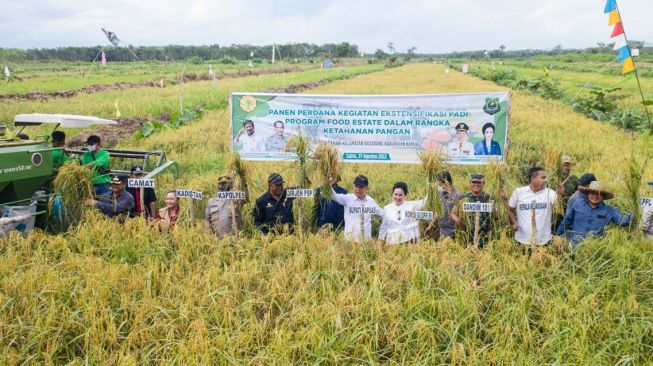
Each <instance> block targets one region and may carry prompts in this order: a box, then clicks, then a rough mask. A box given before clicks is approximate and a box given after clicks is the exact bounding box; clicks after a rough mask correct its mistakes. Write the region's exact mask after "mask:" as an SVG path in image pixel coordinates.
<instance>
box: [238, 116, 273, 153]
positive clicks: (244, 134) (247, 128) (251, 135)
mask: <svg viewBox="0 0 653 366" xmlns="http://www.w3.org/2000/svg"><path fill="white" fill-rule="evenodd" d="M234 142H235V143H236V144H240V145H241V148H240V152H244V153H262V152H264V151H265V140H264V139H263V137H262V136H261V135H260V134H258V133H256V131H255V130H254V121H252V120H250V119H248V120H247V121H245V122H243V128H241V129H240V131H238V134H237V135H236V139H235V140H234Z"/></svg>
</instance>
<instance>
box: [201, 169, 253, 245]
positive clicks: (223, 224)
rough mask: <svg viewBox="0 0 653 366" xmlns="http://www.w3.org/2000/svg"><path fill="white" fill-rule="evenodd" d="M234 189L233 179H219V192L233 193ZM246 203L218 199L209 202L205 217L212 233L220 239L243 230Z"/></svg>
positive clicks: (224, 177)
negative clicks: (243, 212)
mask: <svg viewBox="0 0 653 366" xmlns="http://www.w3.org/2000/svg"><path fill="white" fill-rule="evenodd" d="M245 184H246V183H245ZM232 187H233V184H232V180H231V177H228V176H222V177H220V178H218V192H228V191H231V190H232ZM244 191H247V187H244ZM244 203H245V201H244V200H238V201H235V200H226V199H220V198H218V197H213V198H211V199H210V200H209V203H208V204H207V205H206V210H205V211H204V217H205V218H206V221H208V223H209V226H210V228H211V232H212V233H213V234H215V235H216V236H217V237H218V239H221V238H223V237H225V236H227V235H231V234H233V233H234V230H237V231H240V230H242V227H243V218H242V215H241V212H242V211H241V210H242V207H243V204H244Z"/></svg>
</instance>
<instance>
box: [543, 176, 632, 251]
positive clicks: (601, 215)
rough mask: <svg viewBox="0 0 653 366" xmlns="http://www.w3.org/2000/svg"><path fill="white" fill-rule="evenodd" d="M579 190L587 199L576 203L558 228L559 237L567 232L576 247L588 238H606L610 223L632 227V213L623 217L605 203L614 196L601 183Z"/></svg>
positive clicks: (596, 182) (595, 182) (591, 184)
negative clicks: (606, 228) (606, 230)
mask: <svg viewBox="0 0 653 366" xmlns="http://www.w3.org/2000/svg"><path fill="white" fill-rule="evenodd" d="M579 189H580V190H582V191H583V192H584V193H586V194H587V199H584V200H576V201H574V203H573V206H571V207H570V208H569V210H568V211H567V213H566V214H565V218H564V220H562V222H561V223H560V226H558V230H557V231H556V234H557V235H563V234H564V233H565V232H566V233H567V238H568V239H569V240H570V241H571V243H572V244H573V245H574V246H576V245H577V244H578V243H580V242H581V241H582V240H583V239H585V237H587V236H596V237H602V236H605V227H606V226H608V225H609V224H610V223H614V224H615V225H619V226H628V225H630V222H631V220H632V218H633V215H632V213H629V214H626V215H623V216H622V215H621V214H620V213H619V211H618V210H617V209H616V208H615V207H613V206H610V205H607V204H605V203H604V202H603V201H604V200H609V199H611V198H613V197H614V195H613V194H612V192H609V191H608V190H607V189H605V187H604V186H603V184H602V183H601V182H599V181H594V182H592V183H590V185H589V187H580V188H579Z"/></svg>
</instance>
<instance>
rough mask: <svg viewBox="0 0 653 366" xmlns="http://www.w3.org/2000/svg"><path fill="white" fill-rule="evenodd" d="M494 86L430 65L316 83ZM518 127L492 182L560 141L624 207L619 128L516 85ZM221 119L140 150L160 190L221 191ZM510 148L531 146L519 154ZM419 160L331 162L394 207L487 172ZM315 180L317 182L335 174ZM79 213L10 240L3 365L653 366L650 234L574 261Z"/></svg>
mask: <svg viewBox="0 0 653 366" xmlns="http://www.w3.org/2000/svg"><path fill="white" fill-rule="evenodd" d="M499 89H500V88H499V87H497V86H496V85H493V84H491V83H488V82H482V81H478V80H476V79H474V78H472V77H469V76H466V75H463V74H461V73H457V72H450V73H448V74H444V72H443V67H442V66H441V65H431V64H428V65H427V64H423V65H408V66H406V67H402V68H396V69H391V70H388V71H386V72H383V73H379V74H376V75H366V76H363V77H360V78H357V79H354V80H349V81H343V82H337V83H333V84H330V85H327V86H325V87H322V88H320V89H317V90H314V92H317V93H331V94H333V93H360V94H364V93H376V92H378V90H384V92H387V93H432V92H470V91H492V90H499ZM136 99H138V98H134V100H136ZM511 122H512V126H511V138H512V139H513V142H514V143H513V145H512V146H513V150H512V151H511V153H510V154H511V155H510V157H509V161H508V165H507V166H505V167H503V168H502V167H501V166H499V165H497V166H492V165H490V166H488V167H486V168H485V172H486V180H487V187H488V188H487V189H488V191H489V192H492V193H494V192H495V191H496V189H497V188H498V187H505V189H506V193H508V194H509V193H510V191H511V190H512V189H514V188H515V187H516V186H518V185H521V184H522V183H523V182H522V181H521V179H522V175H521V171H522V170H521V169H522V163H523V164H524V166H525V165H526V163H528V164H530V163H531V162H532V161H536V162H539V163H540V164H544V157H545V155H546V147H547V146H548V145H552V146H554V147H555V148H556V149H558V150H560V151H564V152H565V154H569V155H572V156H574V157H575V158H576V157H577V159H578V164H577V165H576V166H575V169H577V170H578V173H580V172H586V171H591V172H594V173H596V174H597V176H598V177H599V179H600V180H603V181H606V182H613V184H611V186H614V187H615V188H616V189H615V193H616V198H615V200H614V201H612V202H611V203H614V204H616V205H617V206H618V207H620V208H624V207H627V204H628V198H627V194H626V192H627V190H626V186H625V184H624V177H626V173H627V171H628V166H627V164H624V162H626V161H628V159H629V157H630V155H629V154H630V152H629V150H630V149H624V148H623V147H624V146H623V145H624V143H623V141H625V139H624V134H623V132H621V131H619V130H617V129H615V128H614V127H611V126H605V125H601V124H598V123H596V122H595V121H590V120H588V119H586V118H584V117H580V116H578V115H575V114H574V113H573V112H572V111H571V109H570V108H569V107H566V106H564V105H562V104H561V103H559V102H555V101H543V100H541V99H539V98H536V97H533V96H530V95H525V94H521V93H519V92H515V93H514V95H513V108H512V119H511ZM227 126H228V120H227V119H226V118H222V117H219V113H215V112H212V113H211V114H209V116H207V117H206V118H205V119H203V120H201V121H198V122H197V123H195V124H192V125H190V126H186V127H184V128H183V129H180V130H176V131H164V132H161V133H160V134H158V135H156V136H154V137H152V138H149V139H145V140H143V141H141V142H139V143H138V144H139V148H143V149H153V150H155V149H163V150H165V151H166V153H169V154H168V155H169V158H170V159H174V160H176V161H178V162H179V164H180V176H179V179H178V180H177V181H171V180H168V178H165V179H160V180H157V193H160V194H159V196H160V197H161V196H162V195H161V193H162V192H164V191H165V190H167V189H172V188H194V189H197V190H202V191H204V192H208V191H210V190H212V189H214V187H215V179H216V178H217V177H218V176H219V175H220V173H221V172H222V171H224V170H225V169H226V164H227V161H228V156H227V154H226V153H225V151H223V150H222V151H221V150H218V149H216V150H215V151H214V150H213V149H207V148H206V147H207V146H215V145H212V144H216V143H218V144H220V146H227V143H228V142H227V141H226V137H225V134H224V133H223V131H225V130H226V128H227ZM538 136H540V137H538ZM569 136H574V138H573V139H571V138H569ZM647 138H648V137H641V138H640V137H637V136H636V137H635V138H634V139H633V140H632V141H631V140H628V141H629V142H628V144H631V145H632V146H633V149H634V150H635V151H636V152H637V155H638V156H641V157H644V156H649V155H651V152H652V151H651V148H650V147H647V145H646V139H647ZM597 141H602V142H603V143H601V144H597V143H596V142H597ZM125 144H126V146H127V147H133V145H132V146H128V144H135V143H133V142H126V143H125ZM515 146H518V147H524V148H528V147H529V146H530V147H532V148H531V149H530V150H528V151H526V153H523V152H522V151H519V150H517V148H515ZM624 150H626V151H624ZM640 161H641V160H640ZM247 166H248V167H251V171H250V173H248V174H246V175H247V176H249V177H251V179H252V185H251V191H252V192H263V191H265V189H266V187H265V179H266V177H267V174H269V173H270V172H271V171H288V170H289V169H292V168H290V166H291V165H290V164H287V163H274V164H270V163H260V162H251V164H250V163H249V162H248V164H247ZM425 166H426V167H430V169H429V170H422V167H421V166H420V165H385V164H340V165H339V166H338V171H339V173H341V174H342V175H343V177H344V179H343V181H346V182H350V181H351V179H352V178H353V177H354V176H355V175H356V174H366V175H368V177H370V181H371V184H370V195H372V196H373V197H375V199H377V201H378V202H379V204H381V205H383V204H384V203H386V202H390V193H389V187H391V186H392V183H394V182H395V181H397V180H404V181H407V182H408V183H409V184H410V185H411V187H414V190H411V192H413V193H411V194H415V195H417V196H421V195H423V194H425V193H426V191H429V192H430V191H431V190H433V188H434V186H428V184H427V186H425V184H424V182H425V181H428V179H426V178H427V177H428V176H429V175H431V176H432V177H436V172H438V171H441V170H442V169H448V170H450V171H451V173H452V175H453V177H454V185H456V187H457V188H461V189H464V188H465V184H466V182H467V177H468V174H469V173H470V172H472V171H479V170H482V168H479V167H460V166H455V167H446V166H444V165H443V164H442V161H441V160H438V158H437V157H429V158H428V161H426V164H425ZM318 170H320V169H318ZM227 171H232V170H230V169H227ZM320 171H322V170H320ZM637 171H639V170H637ZM293 172H294V170H293ZM651 174H653V172H651V171H650V170H648V171H647V170H644V171H643V172H642V179H649V180H652V179H653V176H652V175H651ZM317 175H321V176H322V177H319V178H318V181H320V179H322V178H323V176H324V175H326V174H324V173H322V172H318V173H317ZM261 182H263V183H261ZM430 182H434V180H430ZM257 183H258V184H257ZM634 185H636V184H635V183H634ZM638 188H639V187H638ZM430 196H432V197H435V196H437V194H433V195H430ZM249 208H251V203H250V204H248V205H247V206H246V207H245V208H244V209H243V212H251V211H249V210H247V209H249ZM244 216H245V218H246V219H247V220H251V214H247V215H244ZM84 220H85V221H83V222H82V223H81V224H80V225H79V226H78V227H77V229H76V230H74V231H71V232H68V233H66V234H65V235H57V236H52V235H48V234H44V233H41V232H38V231H36V232H34V233H32V234H30V236H29V237H28V238H23V237H21V236H19V235H11V236H10V237H9V238H7V239H6V240H1V241H0V279H1V280H0V324H2V325H0V344H1V345H2V347H1V348H0V364H8V365H13V364H168V363H170V364H172V363H176V364H308V363H310V364H363V363H365V364H381V363H388V364H591V365H595V364H596V365H603V364H648V363H650V362H651V356H650V354H651V352H650V351H651V348H652V347H653V343H652V341H651V340H652V339H653V338H652V337H651V335H652V334H653V307H651V306H650V304H651V303H653V291H652V289H653V277H652V276H650V273H651V268H653V255H651V254H652V253H653V246H652V245H653V244H652V243H651V242H646V241H643V240H640V239H633V238H632V237H631V236H630V234H629V233H628V232H626V231H625V230H621V229H614V230H609V231H608V234H607V237H606V238H603V239H593V240H588V241H586V242H584V243H583V244H582V245H581V246H580V247H579V248H578V249H577V250H576V253H575V258H574V259H573V260H572V258H571V257H570V256H568V255H561V254H560V253H559V252H558V250H557V249H556V248H553V247H547V248H541V249H539V250H536V251H534V253H533V255H532V256H530V257H529V256H528V255H522V254H521V251H520V250H519V249H520V248H519V247H517V246H516V245H515V243H514V240H512V238H511V236H510V235H508V232H507V230H499V231H498V235H496V236H495V238H493V240H492V241H491V242H490V243H489V245H488V246H487V247H486V248H484V249H483V250H472V249H468V248H464V247H463V246H462V245H460V244H459V243H456V242H455V241H452V240H449V239H446V240H442V241H439V242H436V241H433V240H428V239H425V240H421V241H420V242H419V243H417V244H415V245H400V246H392V247H385V248H379V247H378V246H376V245H374V244H363V245H352V244H351V243H346V242H344V241H343V239H342V237H341V236H339V235H337V234H334V233H328V232H327V233H325V232H320V233H318V234H306V236H305V237H304V238H303V240H300V239H299V238H298V237H297V236H289V235H280V236H266V237H261V236H260V235H250V232H248V230H245V235H241V237H240V238H239V239H238V240H237V241H234V240H229V239H224V240H218V239H216V238H215V237H214V236H212V235H207V234H205V233H204V232H203V231H202V230H201V228H199V227H197V226H195V227H185V226H179V227H177V229H175V230H173V231H171V232H168V233H159V232H158V230H157V229H156V228H154V227H150V226H148V225H145V223H144V222H143V221H142V220H130V221H127V223H126V224H125V225H119V224H117V223H116V222H114V221H112V220H106V219H104V218H102V217H101V215H98V214H97V213H92V214H91V215H87V217H86V218H85V219H84ZM246 226H248V227H251V222H248V223H246Z"/></svg>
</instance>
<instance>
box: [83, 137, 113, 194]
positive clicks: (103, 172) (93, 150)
mask: <svg viewBox="0 0 653 366" xmlns="http://www.w3.org/2000/svg"><path fill="white" fill-rule="evenodd" d="M85 145H86V146H85V147H84V149H85V151H86V152H85V153H84V155H82V166H83V167H86V168H89V169H91V170H92V171H93V179H92V181H93V188H94V189H95V195H96V196H107V195H109V194H110V193H111V189H110V187H109V183H110V182H111V177H110V176H109V173H110V172H111V170H110V169H109V163H110V160H111V158H110V156H109V152H108V151H106V150H104V149H102V148H101V147H102V141H101V140H100V136H97V135H91V136H89V137H88V138H87V139H86V144H85Z"/></svg>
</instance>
